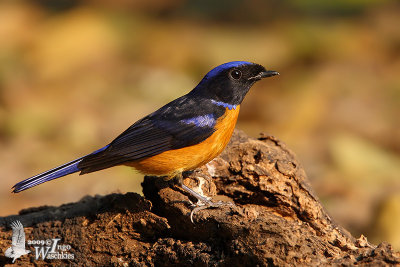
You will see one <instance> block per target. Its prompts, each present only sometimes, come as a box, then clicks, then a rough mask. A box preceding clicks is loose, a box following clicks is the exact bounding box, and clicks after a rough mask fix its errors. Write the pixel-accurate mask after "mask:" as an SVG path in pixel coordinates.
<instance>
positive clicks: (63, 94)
mask: <svg viewBox="0 0 400 267" xmlns="http://www.w3.org/2000/svg"><path fill="white" fill-rule="evenodd" d="M399 14H400V5H399V3H398V1H379V0H369V1H364V0H357V1H345V0H341V1H317V0H313V1H294V0H292V1H289V0H287V1H277V0H276V1H261V0H252V1H239V0H235V1H226V0H225V1H209V0H208V1H200V0H197V1H177V0H175V1H143V0H142V1H127V0H126V1H105V0H103V1H94V0H92V1H67V0H64V1H50V0H48V1H44V0H42V1H4V0H3V1H1V2H0V170H1V171H0V190H1V191H0V203H1V204H0V215H1V216H5V215H10V214H15V213H17V212H18V211H19V210H20V209H22V208H27V207H31V206H38V205H59V204H61V203H65V202H71V201H77V200H79V199H80V198H82V197H83V196H84V195H86V194H91V195H94V194H107V193H111V192H127V191H135V192H140V191H141V187H140V182H141V180H142V176H141V175H139V174H137V173H135V172H134V171H132V170H131V169H129V168H127V167H116V168H113V169H110V170H105V171H102V172H99V173H93V174H88V175H85V176H78V175H71V176H68V177H65V178H64V179H60V180H56V181H53V182H51V183H48V184H44V185H42V186H39V187H37V188H34V189H32V190H28V191H26V192H23V193H20V194H16V195H14V194H11V193H10V188H11V186H12V185H14V184H15V183H16V182H18V181H20V180H22V179H24V178H28V177H30V176H32V175H34V174H37V173H39V172H41V171H44V170H47V169H49V168H52V167H54V166H56V165H59V164H61V163H64V162H66V161H69V160H72V159H74V158H76V157H78V156H82V155H85V154H87V153H89V152H91V151H93V150H95V149H98V148H100V147H102V146H103V145H105V144H106V143H107V142H109V141H111V140H112V139H113V138H114V137H116V136H117V135H118V134H119V133H120V132H122V131H123V130H125V129H126V128H127V127H128V126H129V125H130V124H131V123H133V122H135V121H136V120H138V119H140V118H141V117H143V116H144V115H146V114H148V113H149V112H152V111H153V110H155V109H156V108H158V107H160V106H162V105H164V104H165V103H167V102H169V101H171V100H173V99H175V98H176V97H178V96H180V95H182V94H184V93H186V92H188V91H189V90H190V89H192V88H193V87H194V86H195V85H196V84H197V82H199V81H200V79H201V78H202V76H203V75H204V74H205V73H207V71H208V70H210V69H211V68H212V67H215V66H217V65H219V64H221V63H224V62H227V61H231V60H247V61H253V62H257V63H260V64H262V65H264V66H266V67H267V68H269V69H272V70H277V71H279V72H280V73H281V76H279V77H274V78H270V79H267V80H264V81H262V82H259V83H258V84H257V85H255V86H254V87H253V88H252V90H251V91H250V93H249V94H248V96H247V97H246V99H245V101H244V103H243V105H242V108H241V114H240V117H239V121H238V125H237V128H240V129H242V130H244V131H245V132H247V133H248V134H249V135H251V136H254V137H256V136H258V134H259V133H260V132H266V133H268V134H271V135H274V136H277V137H278V138H279V139H281V140H283V141H284V142H286V143H287V144H288V145H289V147H290V148H291V149H293V150H294V151H295V153H296V154H297V155H298V157H299V159H300V161H301V162H302V163H303V165H304V167H305V169H306V171H307V173H308V176H309V178H310V180H311V182H312V185H313V188H314V189H315V191H316V193H317V195H318V196H319V197H320V199H321V201H322V202H323V204H324V206H325V207H326V208H327V210H328V212H329V213H330V214H331V215H332V217H333V218H334V219H335V220H336V221H337V222H338V223H339V224H342V225H343V226H344V227H345V228H347V229H349V230H350V231H351V232H352V234H353V235H355V236H359V235H360V234H364V235H367V236H368V238H369V239H370V240H371V241H373V242H375V243H378V242H381V241H383V240H386V241H389V242H391V243H392V244H393V245H394V246H395V247H396V248H397V249H400V123H399V122H400V119H399V116H400V28H399V25H400V16H399Z"/></svg>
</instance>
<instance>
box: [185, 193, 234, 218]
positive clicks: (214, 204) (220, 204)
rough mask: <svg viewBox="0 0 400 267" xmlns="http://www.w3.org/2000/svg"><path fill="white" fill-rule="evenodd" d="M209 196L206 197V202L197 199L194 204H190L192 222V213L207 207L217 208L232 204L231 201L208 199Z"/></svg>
mask: <svg viewBox="0 0 400 267" xmlns="http://www.w3.org/2000/svg"><path fill="white" fill-rule="evenodd" d="M210 199H211V198H208V201H207V202H202V201H200V200H199V201H197V203H196V204H192V206H194V209H193V210H192V211H191V212H190V221H191V222H192V223H194V221H193V215H194V214H195V213H196V212H198V211H200V210H204V209H209V208H218V207H223V206H231V207H232V206H234V204H233V203H232V202H223V201H218V202H212V201H211V200H210Z"/></svg>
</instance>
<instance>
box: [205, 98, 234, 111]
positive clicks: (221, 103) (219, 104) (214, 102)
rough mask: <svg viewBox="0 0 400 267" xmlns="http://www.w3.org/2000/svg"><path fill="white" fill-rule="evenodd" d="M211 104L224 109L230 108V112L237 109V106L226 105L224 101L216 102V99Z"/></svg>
mask: <svg viewBox="0 0 400 267" xmlns="http://www.w3.org/2000/svg"><path fill="white" fill-rule="evenodd" d="M211 102H212V103H213V104H215V105H218V106H222V107H224V108H228V109H229V110H232V109H236V107H237V106H236V105H232V104H229V103H225V102H222V101H216V100H214V99H211Z"/></svg>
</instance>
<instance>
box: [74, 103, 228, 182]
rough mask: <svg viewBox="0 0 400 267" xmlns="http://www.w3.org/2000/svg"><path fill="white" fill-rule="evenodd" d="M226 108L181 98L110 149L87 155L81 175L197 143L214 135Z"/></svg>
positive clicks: (121, 137) (155, 114)
mask: <svg viewBox="0 0 400 267" xmlns="http://www.w3.org/2000/svg"><path fill="white" fill-rule="evenodd" d="M223 113H224V109H223V108H221V107H218V106H215V105H213V104H212V103H211V101H209V100H207V99H203V98H196V97H193V96H191V97H188V96H187V95H185V96H183V97H181V98H178V99H176V100H174V101H172V102H171V103H169V104H167V105H165V106H164V107H162V108H160V109H159V110H157V111H156V112H154V113H152V114H150V115H148V116H146V117H145V118H143V119H141V120H139V121H137V122H136V123H135V124H133V125H132V126H131V127H129V128H128V129H127V130H126V131H124V132H123V133H122V134H121V135H119V136H118V137H117V138H116V139H114V141H112V142H111V143H110V144H109V146H108V147H107V149H105V150H103V151H101V152H99V153H95V154H91V155H88V156H86V157H84V158H83V159H82V161H81V162H80V163H79V164H78V168H79V169H80V170H81V174H83V173H88V172H93V171H97V170H101V169H105V168H109V167H112V166H115V165H119V164H123V163H125V162H130V161H134V160H139V159H143V158H146V157H151V156H155V155H157V154H160V153H162V152H164V151H168V150H171V149H178V148H182V147H186V146H190V145H195V144H198V143H200V142H202V141H204V140H205V139H207V138H208V137H209V136H210V135H212V133H213V132H214V126H215V124H216V121H217V119H218V118H219V117H220V116H221V115H222V114H223Z"/></svg>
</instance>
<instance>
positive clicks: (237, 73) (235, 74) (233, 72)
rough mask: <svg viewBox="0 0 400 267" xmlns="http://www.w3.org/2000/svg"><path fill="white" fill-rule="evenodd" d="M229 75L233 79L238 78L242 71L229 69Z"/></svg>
mask: <svg viewBox="0 0 400 267" xmlns="http://www.w3.org/2000/svg"><path fill="white" fill-rule="evenodd" d="M231 77H232V78H233V79H235V80H239V79H240V77H242V72H241V71H240V70H236V69H234V70H232V71H231Z"/></svg>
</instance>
